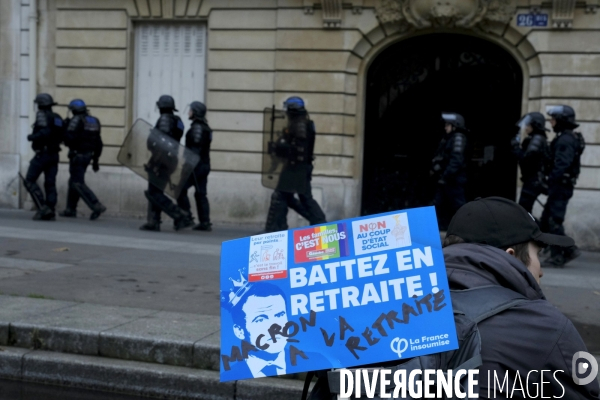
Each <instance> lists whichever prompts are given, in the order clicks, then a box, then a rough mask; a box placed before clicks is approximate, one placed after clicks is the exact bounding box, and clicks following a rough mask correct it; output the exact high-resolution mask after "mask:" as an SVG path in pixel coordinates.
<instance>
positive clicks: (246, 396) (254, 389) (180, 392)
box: [0, 347, 303, 400]
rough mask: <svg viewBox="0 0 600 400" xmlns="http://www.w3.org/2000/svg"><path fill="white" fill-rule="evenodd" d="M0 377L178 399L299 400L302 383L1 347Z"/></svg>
mask: <svg viewBox="0 0 600 400" xmlns="http://www.w3.org/2000/svg"><path fill="white" fill-rule="evenodd" d="M0 378H3V379H11V380H22V381H29V382H36V383H42V384H53V385H61V386H70V387H77V388H82V389H89V390H101V391H106V392H116V393H120V394H129V395H135V396H152V397H159V398H167V397H168V398H169V399H179V400H198V399H203V400H226V399H227V400H229V399H234V400H279V399H287V398H298V397H300V395H301V393H302V388H303V383H302V382H299V381H293V380H286V379H278V378H259V379H252V380H248V381H231V382H223V383H222V382H220V381H219V373H218V372H216V371H206V370H199V369H194V368H185V367H175V366H169V365H158V364H150V363H142V362H137V361H125V360H116V359H107V358H104V357H97V356H84V355H73V354H64V353H55V352H48V351H42V350H27V349H22V348H16V347H12V348H11V347H8V348H0Z"/></svg>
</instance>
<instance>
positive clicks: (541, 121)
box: [517, 112, 550, 131]
mask: <svg viewBox="0 0 600 400" xmlns="http://www.w3.org/2000/svg"><path fill="white" fill-rule="evenodd" d="M527 125H531V127H532V128H533V130H534V131H549V130H550V129H548V128H546V119H545V118H544V115H543V114H542V113H539V112H530V113H529V114H525V116H524V117H523V118H521V119H520V120H519V122H517V126H518V127H520V128H521V130H522V131H524V130H525V127H526V126H527Z"/></svg>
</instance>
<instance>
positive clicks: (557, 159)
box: [548, 130, 583, 185]
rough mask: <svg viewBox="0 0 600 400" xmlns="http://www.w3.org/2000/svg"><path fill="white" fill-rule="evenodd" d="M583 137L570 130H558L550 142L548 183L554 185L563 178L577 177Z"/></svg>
mask: <svg viewBox="0 0 600 400" xmlns="http://www.w3.org/2000/svg"><path fill="white" fill-rule="evenodd" d="M582 141H583V138H582V137H581V134H578V133H575V132H573V131H572V130H564V131H562V132H559V133H558V134H557V135H556V137H555V138H554V140H552V143H551V144H550V156H551V162H552V166H551V168H550V171H549V173H548V184H549V185H555V184H558V183H560V182H561V181H562V180H563V179H564V178H566V179H567V180H571V179H577V177H579V170H580V166H581V165H580V164H581V163H580V158H581V153H582V151H583V150H582V147H583V144H582Z"/></svg>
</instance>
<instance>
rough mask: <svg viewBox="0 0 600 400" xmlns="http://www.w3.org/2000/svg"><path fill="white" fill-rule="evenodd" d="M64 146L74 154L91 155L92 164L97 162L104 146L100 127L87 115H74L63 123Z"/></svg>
mask: <svg viewBox="0 0 600 400" xmlns="http://www.w3.org/2000/svg"><path fill="white" fill-rule="evenodd" d="M65 125H66V126H67V130H66V132H65V144H66V145H67V146H68V147H69V150H71V151H73V152H76V153H82V154H83V153H92V158H93V160H94V162H98V159H99V158H100V155H102V149H103V147H104V144H103V142H102V136H101V130H102V126H101V125H100V121H99V120H98V118H96V117H92V116H91V115H88V114H87V113H83V114H75V115H73V118H71V119H67V120H66V121H65Z"/></svg>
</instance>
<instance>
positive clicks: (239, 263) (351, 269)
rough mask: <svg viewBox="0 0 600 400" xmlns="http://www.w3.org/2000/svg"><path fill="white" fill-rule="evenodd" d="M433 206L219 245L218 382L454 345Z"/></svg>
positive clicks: (339, 365)
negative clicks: (219, 315) (219, 367)
mask: <svg viewBox="0 0 600 400" xmlns="http://www.w3.org/2000/svg"><path fill="white" fill-rule="evenodd" d="M449 292H450V291H449V288H448V281H447V278H446V270H445V265H444V258H443V254H442V248H441V243H440V236H439V231H438V226H437V220H436V216H435V210H434V208H433V207H423V208H415V209H410V210H403V211H396V212H390V213H384V214H378V215H370V216H367V217H360V218H353V219H348V220H343V221H338V222H332V223H326V224H322V225H318V226H311V227H307V228H298V229H292V230H289V231H282V232H274V233H267V234H263V235H257V236H252V237H248V238H242V239H237V240H232V241H228V242H224V243H223V246H222V249H221V381H229V380H237V379H247V378H258V377H263V376H274V375H283V374H289V373H295V372H304V371H313V370H322V369H330V368H346V367H354V366H359V365H365V364H373V363H378V362H384V361H392V360H402V359H407V358H411V357H415V356H420V355H425V354H431V353H437V352H441V351H446V350H453V349H456V348H458V343H457V339H456V330H455V326H454V317H453V313H452V305H451V301H450V293H449Z"/></svg>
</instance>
